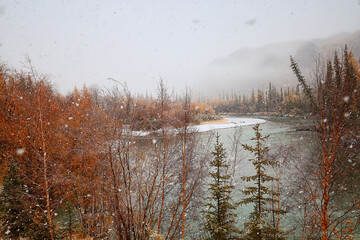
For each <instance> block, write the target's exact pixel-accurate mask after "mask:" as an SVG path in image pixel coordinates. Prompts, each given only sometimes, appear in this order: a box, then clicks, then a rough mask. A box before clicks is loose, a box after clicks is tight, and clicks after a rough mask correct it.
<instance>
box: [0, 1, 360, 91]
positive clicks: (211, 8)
mask: <svg viewBox="0 0 360 240" xmlns="http://www.w3.org/2000/svg"><path fill="white" fill-rule="evenodd" d="M0 29H1V30H0V60H1V61H3V62H6V63H8V64H9V65H10V66H13V67H15V68H20V67H21V66H22V62H23V61H24V55H26V54H28V55H29V56H30V58H31V59H32V63H33V65H34V66H35V67H36V68H37V69H38V70H39V71H40V72H42V73H46V74H48V75H49V76H50V79H51V81H52V82H53V83H55V85H56V86H57V88H58V89H59V90H60V91H61V92H63V93H66V92H67V91H69V90H72V89H73V87H74V86H75V85H76V86H78V87H80V88H81V87H82V85H83V84H86V85H88V86H91V85H93V84H98V85H99V86H100V87H102V86H109V85H110V82H109V81H108V80H107V78H114V79H117V80H119V81H126V82H127V83H128V85H129V87H130V89H131V90H132V91H135V92H142V93H144V92H145V91H146V90H148V91H153V90H155V89H156V82H157V80H158V79H159V77H160V76H161V77H163V78H164V79H165V80H166V81H167V84H168V86H169V87H170V88H172V87H175V88H177V89H179V91H181V89H184V86H185V85H187V86H189V87H194V86H195V87H198V86H196V81H197V79H196V74H194V73H195V72H196V71H198V69H201V68H202V67H203V66H205V65H207V64H209V63H210V62H212V61H213V60H214V59H217V58H221V57H224V56H227V55H229V54H230V53H231V52H233V51H235V50H237V49H239V48H245V47H257V46H262V45H265V44H270V43H276V42H286V41H292V40H306V39H314V38H322V37H328V36H330V35H333V34H337V33H341V32H354V31H356V30H359V29H360V0H342V1H340V0H321V1H320V0H311V1H298V0H292V1H290V0H271V1H265V0H263V1H255V0H248V1H243V0H238V1H227V0H218V1H217V0H204V1H188V0H175V1H151V0H143V1H136V0H128V1H126V0H124V1H121V0H116V1H115V0H114V1H110V0H102V1H100V0H99V1H95V0H73V1H66V0H63V1H60V0H52V1H49V0H43V1H40V0H32V1H29V0H18V1H15V0H1V1H0Z"/></svg>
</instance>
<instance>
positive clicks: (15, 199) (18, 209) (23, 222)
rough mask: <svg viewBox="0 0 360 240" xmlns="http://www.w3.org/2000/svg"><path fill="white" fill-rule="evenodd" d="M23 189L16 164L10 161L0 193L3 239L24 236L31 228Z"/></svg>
mask: <svg viewBox="0 0 360 240" xmlns="http://www.w3.org/2000/svg"><path fill="white" fill-rule="evenodd" d="M25 191H26V190H25V186H24V184H23V182H22V181H21V179H20V177H19V175H18V173H17V170H16V165H15V164H13V163H11V164H10V166H9V168H8V171H7V174H6V175H5V177H4V182H3V189H2V192H1V194H0V219H1V224H0V225H1V228H0V230H1V231H0V234H1V235H2V236H3V237H4V238H5V239H19V238H20V237H24V236H26V235H27V232H28V231H29V230H30V228H31V227H30V226H31V223H32V221H31V217H30V211H29V209H28V208H27V207H26V204H25V203H24V202H23V200H24V194H25Z"/></svg>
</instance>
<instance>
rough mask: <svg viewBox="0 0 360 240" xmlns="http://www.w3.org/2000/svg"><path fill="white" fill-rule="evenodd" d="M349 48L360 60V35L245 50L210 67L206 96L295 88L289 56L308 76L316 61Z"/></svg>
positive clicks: (220, 59)
mask: <svg viewBox="0 0 360 240" xmlns="http://www.w3.org/2000/svg"><path fill="white" fill-rule="evenodd" d="M345 44H347V45H348V47H349V49H350V50H352V51H353V53H354V55H355V56H356V58H358V57H359V56H360V31H357V32H355V33H351V34H350V33H341V34H337V35H335V36H331V37H328V38H323V39H315V40H309V41H293V42H286V43H276V44H270V45H266V46H263V47H258V48H242V49H239V50H236V51H234V52H233V53H231V54H230V55H229V56H226V57H223V58H219V59H216V60H214V61H213V62H211V63H210V64H209V65H208V69H207V70H206V72H207V73H206V75H205V76H204V79H203V81H204V82H206V84H205V86H208V87H209V89H206V91H207V94H213V95H214V94H215V95H216V94H218V92H219V91H236V92H242V93H249V92H250V91H251V90H252V89H257V88H265V87H266V86H267V84H268V82H269V81H271V82H272V83H274V84H275V85H277V86H284V87H286V86H293V85H294V84H295V83H296V79H295V77H294V76H293V74H292V72H291V69H290V67H289V65H290V61H289V56H290V55H292V56H293V57H294V59H295V60H296V61H297V62H298V64H299V66H300V67H301V69H302V71H303V73H304V74H305V75H308V73H309V72H310V71H311V70H312V66H313V63H314V60H315V58H316V57H317V56H319V54H320V55H321V56H332V54H333V52H334V51H335V50H338V51H340V52H341V51H342V49H343V47H344V45H345Z"/></svg>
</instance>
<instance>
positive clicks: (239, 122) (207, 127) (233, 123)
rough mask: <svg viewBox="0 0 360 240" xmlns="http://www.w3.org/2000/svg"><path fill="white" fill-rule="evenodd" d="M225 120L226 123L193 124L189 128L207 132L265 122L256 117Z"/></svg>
mask: <svg viewBox="0 0 360 240" xmlns="http://www.w3.org/2000/svg"><path fill="white" fill-rule="evenodd" d="M226 120H228V122H227V123H214V124H211V123H209V124H203V125H195V126H192V127H191V128H192V129H193V130H195V131H197V132H207V131H211V130H216V129H224V128H234V127H240V126H248V125H254V124H258V123H264V122H266V120H264V119H258V118H226Z"/></svg>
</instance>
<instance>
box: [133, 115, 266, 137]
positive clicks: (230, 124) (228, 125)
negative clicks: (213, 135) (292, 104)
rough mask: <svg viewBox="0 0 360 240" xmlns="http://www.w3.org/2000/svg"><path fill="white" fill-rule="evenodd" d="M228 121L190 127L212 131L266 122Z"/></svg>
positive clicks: (248, 120)
mask: <svg viewBox="0 0 360 240" xmlns="http://www.w3.org/2000/svg"><path fill="white" fill-rule="evenodd" d="M225 120H226V121H224V122H221V123H206V124H201V125H194V126H191V127H189V128H190V130H192V131H195V132H207V131H212V130H216V129H224V128H233V127H240V126H248V125H254V124H257V123H264V122H266V121H265V120H263V119H258V118H233V117H231V118H225ZM150 133H152V132H148V131H132V134H133V136H139V137H143V136H147V135H149V134H150Z"/></svg>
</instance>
